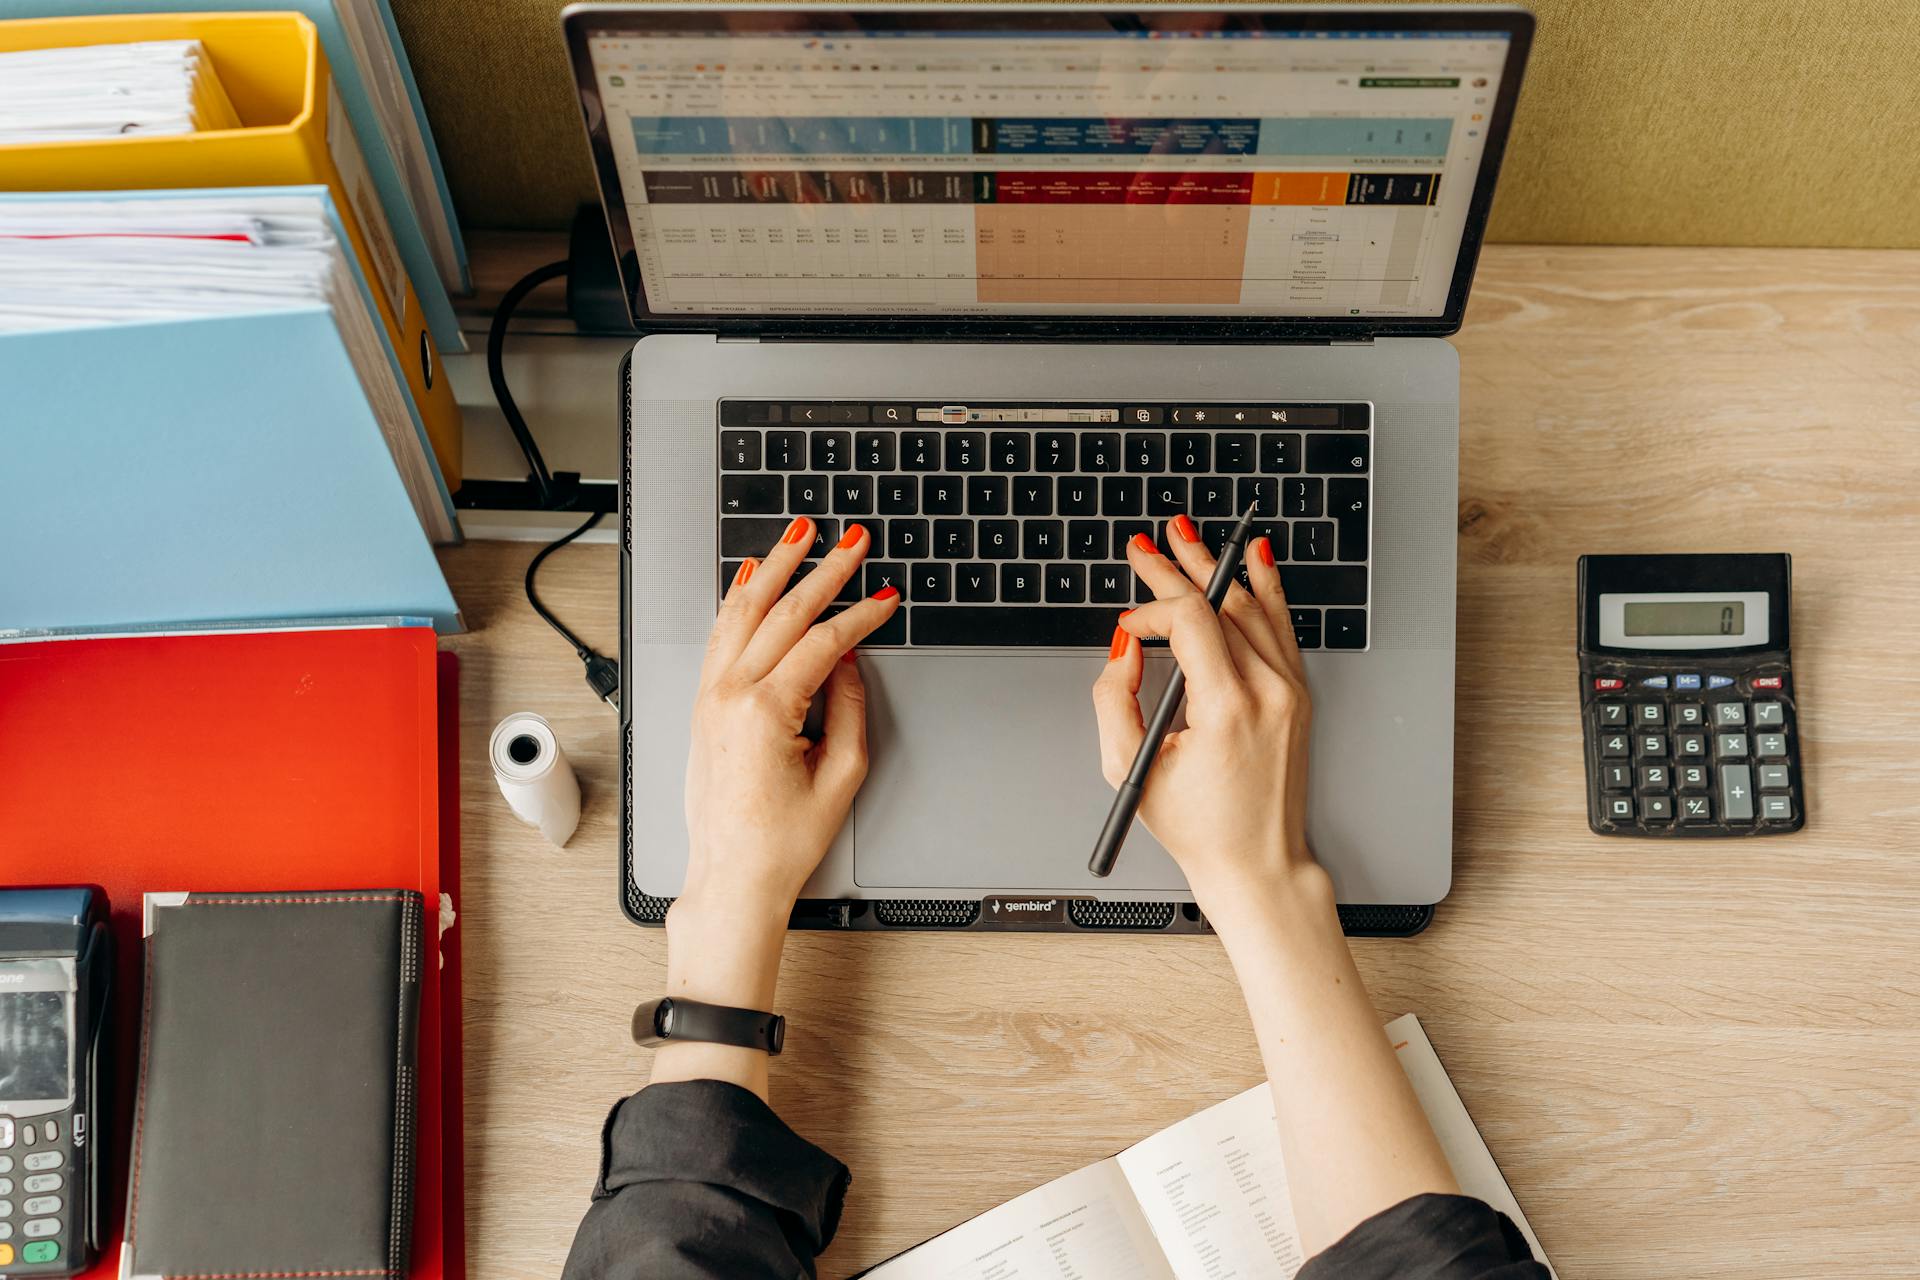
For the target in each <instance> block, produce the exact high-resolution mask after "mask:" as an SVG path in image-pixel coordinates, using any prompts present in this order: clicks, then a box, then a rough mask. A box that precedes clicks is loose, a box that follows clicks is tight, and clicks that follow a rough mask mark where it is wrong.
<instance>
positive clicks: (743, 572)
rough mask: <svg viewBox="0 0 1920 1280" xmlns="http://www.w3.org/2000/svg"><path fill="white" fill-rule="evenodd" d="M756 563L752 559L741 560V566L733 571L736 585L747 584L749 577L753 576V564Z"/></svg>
mask: <svg viewBox="0 0 1920 1280" xmlns="http://www.w3.org/2000/svg"><path fill="white" fill-rule="evenodd" d="M755 563H756V562H755V561H752V560H742V561H741V562H740V567H739V568H738V569H736V570H734V573H733V585H734V586H736V587H744V586H745V585H747V579H748V578H751V577H752V576H753V566H754V564H755Z"/></svg>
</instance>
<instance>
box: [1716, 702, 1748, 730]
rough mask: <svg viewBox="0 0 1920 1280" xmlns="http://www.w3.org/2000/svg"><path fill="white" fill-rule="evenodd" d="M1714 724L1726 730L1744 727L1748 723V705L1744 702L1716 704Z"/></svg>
mask: <svg viewBox="0 0 1920 1280" xmlns="http://www.w3.org/2000/svg"><path fill="white" fill-rule="evenodd" d="M1713 722H1714V723H1715V724H1717V725H1720V726H1722V727H1725V728H1731V727H1733V726H1736V725H1744V724H1745V723H1746V722H1747V704H1746V703H1744V702H1716V703H1714V704H1713Z"/></svg>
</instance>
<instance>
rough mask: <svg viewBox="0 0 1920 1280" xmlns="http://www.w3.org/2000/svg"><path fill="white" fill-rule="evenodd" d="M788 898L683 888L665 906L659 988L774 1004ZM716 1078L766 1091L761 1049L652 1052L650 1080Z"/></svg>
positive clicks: (683, 995)
mask: <svg viewBox="0 0 1920 1280" xmlns="http://www.w3.org/2000/svg"><path fill="white" fill-rule="evenodd" d="M791 909H792V908H791V904H782V903H779V902H775V901H765V902H759V901H750V900H744V899H741V898H738V897H736V898H735V900H733V901H730V902H720V901H715V900H712V899H709V898H706V897H705V896H702V895H701V894H700V892H699V891H698V890H693V891H690V892H689V893H687V894H684V895H682V896H681V898H680V899H679V901H677V902H675V903H674V905H673V909H672V910H671V911H669V912H668V913H667V990H666V994H667V995H669V996H672V997H673V998H675V999H681V1000H698V1001H700V1002H702V1003H704V1004H720V1005H729V1006H732V1007H734V1008H737V1009H762V1010H766V1011H768V1012H773V1011H774V989H775V987H776V986H777V985H778V982H779V977H780V952H781V949H782V948H783V947H784V945H785V943H786V937H787V919H788V916H789V914H790V912H791ZM675 1080H724V1081H727V1082H728V1083H730V1084H737V1085H739V1086H740V1087H741V1088H743V1089H746V1090H748V1091H750V1092H752V1093H754V1094H756V1095H758V1096H759V1097H760V1099H761V1100H762V1101H765V1100H766V1097H767V1054H765V1053H763V1052H762V1051H760V1050H758V1049H741V1048H736V1047H734V1046H732V1045H721V1044H697V1043H692V1042H685V1041H683V1042H679V1043H674V1042H671V1041H670V1042H668V1043H667V1044H665V1045H663V1046H661V1047H660V1049H659V1050H658V1051H657V1052H655V1054H654V1057H653V1075H652V1079H651V1082H652V1083H653V1084H666V1083H669V1082H671V1081H675Z"/></svg>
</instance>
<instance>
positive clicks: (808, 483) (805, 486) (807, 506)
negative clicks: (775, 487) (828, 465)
mask: <svg viewBox="0 0 1920 1280" xmlns="http://www.w3.org/2000/svg"><path fill="white" fill-rule="evenodd" d="M830 496H831V495H830V493H829V491H828V489H827V478H826V477H825V476H789V477H787V510H789V511H791V512H793V513H794V514H795V515H797V516H823V515H825V514H827V502H828V499H829V497H830Z"/></svg>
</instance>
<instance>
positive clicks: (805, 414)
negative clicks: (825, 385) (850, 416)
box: [787, 404, 833, 423]
mask: <svg viewBox="0 0 1920 1280" xmlns="http://www.w3.org/2000/svg"><path fill="white" fill-rule="evenodd" d="M787 421H788V422H806V423H816V422H818V423H828V422H832V421H833V418H832V417H831V416H829V414H828V412H827V406H826V405H824V404H796V405H793V406H791V407H790V408H788V410H787Z"/></svg>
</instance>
